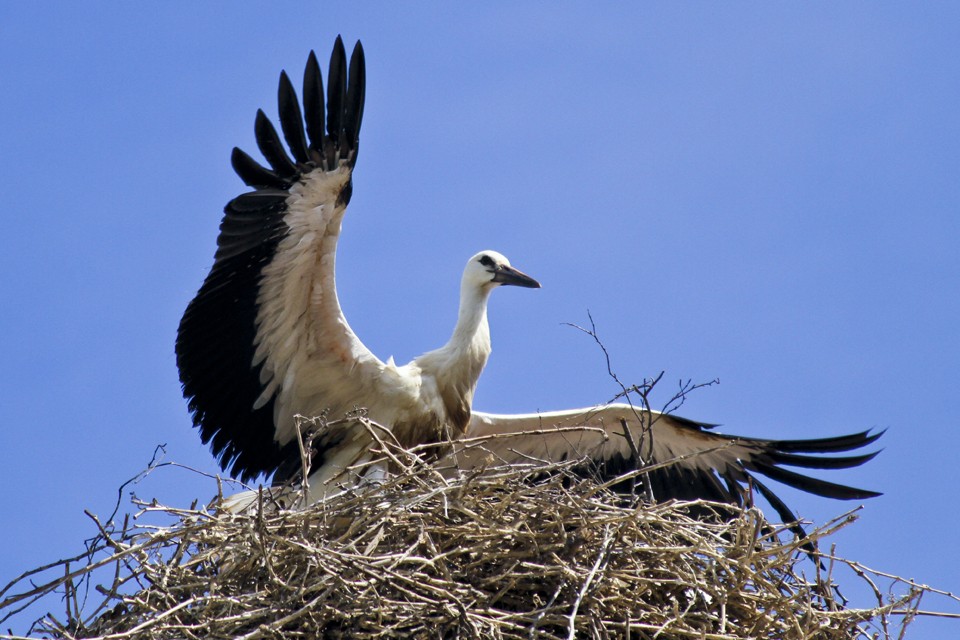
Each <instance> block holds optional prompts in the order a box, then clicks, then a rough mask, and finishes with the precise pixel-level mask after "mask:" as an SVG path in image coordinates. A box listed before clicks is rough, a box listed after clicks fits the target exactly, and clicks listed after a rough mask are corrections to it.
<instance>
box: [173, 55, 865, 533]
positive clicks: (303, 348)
mask: <svg viewBox="0 0 960 640" xmlns="http://www.w3.org/2000/svg"><path fill="white" fill-rule="evenodd" d="M303 86H304V89H303V93H304V100H303V112H301V109H300V106H299V103H298V100H297V96H296V93H295V91H294V89H293V87H292V84H291V83H290V80H289V78H288V77H287V75H286V74H285V73H282V74H281V76H280V88H279V95H278V97H279V115H280V123H281V128H282V132H283V137H284V139H285V141H286V144H287V147H288V148H289V151H290V155H288V154H287V151H286V150H285V148H284V145H283V143H282V142H281V140H280V136H279V135H278V133H277V131H276V130H275V129H274V127H273V125H271V124H270V121H269V120H268V119H267V117H266V116H265V115H264V114H263V112H262V111H261V112H258V114H257V120H256V135H257V143H258V146H259V148H260V151H261V152H262V154H263V156H264V157H265V158H266V160H267V162H268V163H269V165H270V168H266V167H263V166H261V165H260V164H259V163H257V162H256V161H255V160H253V159H252V158H251V157H250V156H248V155H247V154H246V153H244V152H242V151H240V150H239V149H234V152H233V157H232V161H233V166H234V168H235V170H236V171H237V173H238V175H239V176H240V177H241V178H242V179H243V180H244V181H245V182H246V183H247V184H248V185H249V186H250V187H252V188H253V191H250V192H248V193H244V194H242V195H240V196H238V197H237V198H235V199H234V200H232V201H231V202H230V203H228V204H227V206H226V208H225V211H224V217H223V222H222V224H221V229H220V236H219V238H218V242H217V251H216V254H215V256H214V265H213V267H212V269H211V271H210V273H209V275H208V276H207V278H206V280H205V281H204V283H203V285H202V286H201V288H200V291H199V292H198V293H197V295H196V297H195V298H194V299H193V301H192V302H191V303H190V304H189V306H188V307H187V310H186V312H185V313H184V316H183V319H182V321H181V323H180V327H179V331H178V335H177V364H178V367H179V369H180V379H181V382H182V383H183V389H184V395H185V397H186V398H187V399H188V402H189V407H190V409H191V411H192V413H193V419H194V424H195V425H196V426H197V427H199V429H200V434H201V437H202V439H203V441H204V442H208V443H210V446H211V449H212V450H213V453H214V454H215V455H216V456H217V457H218V459H219V462H220V465H221V466H222V468H223V469H224V470H228V471H229V472H230V473H231V474H233V475H234V476H237V477H239V478H241V479H243V480H250V479H254V478H256V477H258V476H261V475H266V476H270V475H272V476H273V477H274V480H275V481H276V482H278V483H282V482H284V481H287V480H289V479H290V478H292V477H295V476H296V475H297V473H298V472H299V471H300V469H301V454H300V449H299V444H298V440H297V433H296V428H295V424H296V423H295V416H297V415H303V416H307V417H310V416H325V417H326V419H327V420H328V423H330V424H335V425H336V427H335V428H330V429H328V430H326V431H325V432H323V433H321V434H319V436H318V437H317V439H316V440H315V441H314V442H313V444H314V447H315V448H316V452H315V454H314V455H313V458H312V460H311V476H310V478H309V482H310V486H311V494H310V495H311V498H313V499H320V498H322V497H323V496H324V495H325V494H326V493H327V491H328V489H329V487H330V486H333V485H335V484H336V483H337V482H343V481H344V474H345V473H346V472H347V470H349V469H354V468H357V467H358V465H360V466H362V465H363V463H365V462H369V461H370V460H371V458H372V456H373V453H372V451H371V450H372V449H373V448H374V446H373V445H374V442H375V441H374V439H373V436H372V435H371V433H370V431H369V429H366V428H363V426H362V425H361V424H359V422H358V421H357V420H351V419H350V418H349V417H350V416H351V415H355V412H356V411H357V410H360V409H362V410H363V411H364V412H365V414H366V417H367V418H369V420H370V421H372V422H374V423H376V424H378V425H381V426H382V427H383V428H385V429H387V430H389V432H390V434H389V435H390V438H391V439H393V440H394V441H395V442H397V443H398V444H400V445H402V446H406V447H411V446H414V445H424V444H427V445H429V444H434V443H445V444H450V445H451V446H450V447H449V450H448V453H447V454H445V457H444V458H443V459H442V460H440V461H439V463H438V464H439V465H440V468H442V469H443V470H444V471H446V472H457V471H458V470H462V469H464V468H467V469H471V468H477V467H482V466H484V465H486V464H489V462H490V460H495V461H500V462H504V463H509V464H517V463H536V462H538V461H543V462H556V461H560V460H566V459H578V460H580V459H582V460H583V461H584V462H585V463H586V464H588V466H590V467H591V468H592V469H594V470H599V471H600V472H602V473H605V474H607V475H610V474H614V473H616V472H619V471H622V470H624V469H627V468H632V467H635V466H637V465H638V464H641V463H642V464H645V465H653V468H652V470H651V471H650V472H649V473H648V474H647V475H646V476H645V481H647V482H649V483H650V485H651V487H652V489H653V493H654V495H655V497H657V498H658V499H666V498H687V499H693V498H708V499H715V500H722V501H726V502H733V503H737V504H742V503H743V502H744V499H745V496H746V495H747V494H746V493H745V492H744V491H743V489H742V485H743V484H744V483H753V484H754V486H756V487H757V488H758V489H759V491H760V492H761V493H762V494H763V495H764V496H765V497H766V498H767V500H768V501H769V502H770V503H771V504H772V505H773V506H774V507H775V508H776V510H777V511H778V513H779V514H780V515H781V516H782V517H783V518H784V520H785V521H787V520H795V519H796V518H795V516H794V515H793V513H792V512H791V511H790V510H789V509H788V508H787V507H786V505H785V504H784V503H783V502H782V501H781V500H780V499H779V498H778V497H777V496H776V495H775V494H774V493H773V492H772V491H771V490H770V489H769V488H767V487H766V485H763V484H762V483H760V482H759V481H758V480H757V479H756V477H755V475H756V474H761V475H765V476H767V477H769V478H772V479H774V480H777V481H779V482H783V483H785V484H788V485H790V486H793V487H797V488H799V489H802V490H805V491H809V492H812V493H816V494H818V495H823V496H827V497H832V498H839V499H854V498H865V497H870V496H873V495H877V494H876V493H874V492H871V491H865V490H860V489H854V488H851V487H846V486H843V485H838V484H834V483H829V482H825V481H822V480H818V479H815V478H811V477H809V476H805V475H802V474H799V473H797V472H794V471H790V470H787V469H784V468H783V465H787V466H795V467H804V468H818V469H830V468H844V467H852V466H856V465H859V464H862V463H863V462H865V461H867V460H869V459H870V458H872V457H873V455H875V454H865V455H856V456H846V457H836V456H820V455H817V454H828V453H834V452H839V451H848V450H853V449H857V448H860V447H863V446H865V445H868V444H870V443H872V442H873V441H874V440H876V438H877V437H879V435H870V434H869V433H867V432H862V433H857V434H853V435H848V436H840V437H836V438H823V439H816V440H789V441H774V440H760V439H752V438H742V437H738V436H727V435H721V434H717V433H712V432H711V431H710V429H711V428H712V425H709V424H707V423H701V422H694V421H691V420H686V419H684V418H679V417H677V416H673V415H666V414H660V413H657V412H655V411H642V412H641V411H637V410H635V409H634V408H633V407H630V406H629V405H609V406H604V407H593V408H588V409H577V410H571V411H560V412H551V413H538V414H526V415H514V416H497V415H492V414H484V413H479V412H475V411H473V408H472V404H473V395H474V390H475V389H476V385H477V381H478V379H479V377H480V374H481V372H482V371H483V368H484V366H485V364H486V362H487V358H488V356H489V354H490V331H489V326H488V324H487V301H488V299H489V296H490V294H491V292H492V291H493V290H494V289H495V288H497V287H498V286H500V285H517V286H522V287H539V286H540V285H539V283H537V282H536V281H535V280H533V279H532V278H530V277H529V276H527V275H525V274H523V273H522V272H520V271H517V270H516V269H514V268H513V267H512V266H511V265H510V262H509V261H508V260H507V259H506V258H505V257H504V256H502V255H501V254H499V253H497V252H495V251H482V252H480V253H478V254H476V255H474V256H473V257H471V258H470V259H469V260H468V261H467V265H466V268H465V269H464V272H463V276H462V278H461V283H460V307H459V314H458V318H457V324H456V327H455V328H454V330H453V333H452V335H451V337H450V339H449V341H448V342H447V343H446V344H445V345H444V346H443V347H441V348H439V349H436V350H434V351H429V352H427V353H425V354H423V355H421V356H419V357H417V358H415V359H414V360H413V361H412V362H410V363H408V364H406V365H403V366H397V365H395V364H394V363H393V361H392V359H390V360H388V361H386V362H384V361H381V360H380V359H379V358H377V357H376V356H375V355H374V354H373V353H371V352H370V350H369V349H367V348H366V346H364V344H363V343H362V342H361V341H360V339H359V338H358V337H357V336H356V334H355V333H354V332H353V330H352V329H351V328H350V325H349V324H348V323H347V320H346V318H345V317H344V315H343V312H342V311H341V309H340V305H339V302H338V299H337V288H336V278H335V274H336V248H337V240H338V238H339V235H340V229H341V222H342V220H343V216H344V213H345V211H346V208H347V205H348V203H349V201H350V195H351V194H352V190H353V181H352V174H353V169H354V165H355V162H356V158H357V152H358V148H359V132H360V125H361V121H362V116H363V102H364V87H365V72H364V60H363V50H362V48H361V47H360V44H359V43H357V46H356V47H355V48H354V51H353V54H352V56H351V59H350V65H349V74H348V71H347V64H346V55H345V51H344V48H343V44H342V41H341V40H340V39H339V38H338V39H337V42H336V45H335V47H334V50H333V54H332V56H331V61H330V71H329V75H328V85H327V92H326V101H325V100H324V90H323V82H322V78H321V74H320V69H319V65H318V63H317V60H316V56H315V55H314V54H313V53H311V54H310V57H309V59H308V62H307V68H306V71H305V73H304V84H303ZM325 103H326V104H325ZM325 107H326V108H325ZM304 125H305V126H304ZM291 156H292V157H291ZM625 431H626V432H629V433H626V432H625ZM630 433H632V434H633V436H631V435H630ZM633 437H639V442H640V444H641V445H642V446H641V447H640V448H637V446H636V442H634V441H633ZM811 454H812V455H811ZM638 457H639V458H640V459H639V460H638ZM670 461H673V462H674V464H666V463H668V462H670ZM331 483H333V484H331Z"/></svg>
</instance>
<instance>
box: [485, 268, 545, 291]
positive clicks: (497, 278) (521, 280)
mask: <svg viewBox="0 0 960 640" xmlns="http://www.w3.org/2000/svg"><path fill="white" fill-rule="evenodd" d="M493 282H496V283H497V284H512V285H514V286H517V287H527V288H528V289H539V288H540V283H539V282H537V281H536V280H534V279H533V278H531V277H530V276H528V275H527V274H525V273H524V272H523V271H519V270H517V269H514V268H513V267H508V266H506V265H504V266H501V267H500V268H499V269H497V272H496V273H495V274H493Z"/></svg>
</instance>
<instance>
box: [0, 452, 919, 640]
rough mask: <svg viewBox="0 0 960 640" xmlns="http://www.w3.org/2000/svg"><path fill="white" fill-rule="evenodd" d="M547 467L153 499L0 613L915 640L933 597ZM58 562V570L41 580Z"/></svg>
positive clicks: (173, 634) (290, 630)
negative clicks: (192, 501)
mask: <svg viewBox="0 0 960 640" xmlns="http://www.w3.org/2000/svg"><path fill="white" fill-rule="evenodd" d="M542 471H543V470H542V469H541V470H540V472H539V473H536V474H535V473H534V471H532V470H531V469H521V468H515V467H514V468H502V469H500V468H498V469H488V470H486V472H485V473H484V474H483V475H475V476H464V477H460V478H457V479H453V480H450V479H443V478H441V477H439V476H438V475H437V474H436V473H435V472H434V471H432V470H431V469H430V468H429V467H428V466H426V465H412V466H410V467H409V468H408V469H407V470H406V471H404V472H402V473H399V474H397V475H395V476H392V477H391V478H390V479H389V480H388V481H386V482H385V483H384V484H382V485H378V486H376V487H367V488H365V489H358V490H356V491H353V492H347V493H344V494H342V495H340V496H338V497H336V498H333V499H331V500H328V501H326V502H325V503H322V504H317V505H313V506H311V507H310V508H307V509H303V510H296V511H291V510H283V509H278V508H275V507H271V505H269V504H263V502H261V504H260V508H258V509H257V510H256V512H255V513H252V514H226V513H222V512H219V511H218V510H217V508H216V504H217V503H216V502H214V503H213V504H212V505H211V506H210V507H207V508H190V509H176V508H171V507H165V506H160V505H158V504H155V503H151V504H147V503H139V504H138V508H139V511H138V512H137V513H136V514H134V515H133V516H130V517H128V518H127V520H126V521H125V522H123V523H122V524H118V525H112V524H108V525H102V524H101V523H100V522H99V520H97V519H96V518H95V517H93V516H91V517H93V518H94V521H95V522H96V523H97V527H98V529H99V534H98V536H97V537H96V538H95V539H94V540H92V541H90V542H89V543H88V552H87V553H86V554H83V555H82V556H78V557H77V558H73V559H71V560H64V561H60V562H59V563H55V564H52V565H48V566H46V567H42V568H40V569H37V570H35V571H32V572H28V573H26V574H24V576H21V577H20V578H19V579H18V580H16V581H14V582H13V583H11V584H10V585H8V586H7V587H6V588H5V589H4V590H3V591H0V618H2V617H3V614H4V613H5V609H6V611H10V610H11V609H14V608H16V607H22V606H23V603H28V604H34V605H35V603H36V601H37V600H39V601H40V604H41V605H42V604H44V603H45V602H47V601H49V600H51V599H55V600H56V601H57V603H58V604H60V602H65V603H66V614H65V616H59V617H58V616H53V615H50V614H48V616H47V617H45V618H44V619H42V620H40V621H38V622H37V623H35V624H34V627H33V628H32V629H31V630H30V632H28V633H39V634H41V635H44V636H46V637H50V636H53V637H62V638H89V637H103V638H246V639H252V638H296V637H306V638H318V637H331V638H337V637H349V638H379V637H389V638H394V637H416V638H421V637H423V638H461V637H462V638H574V637H575V638H621V637H631V638H701V639H714V640H720V639H726V638H745V637H749V638H771V639H772V638H776V639H778V640H789V639H794V638H796V639H800V638H804V639H806V638H818V639H821V638H822V639H833V638H858V637H864V638H867V637H896V634H895V633H894V631H893V630H891V629H890V628H889V627H890V625H888V622H889V620H888V616H889V615H890V614H891V612H892V611H893V610H894V609H900V610H903V609H904V608H909V607H911V606H914V607H915V606H916V603H917V601H918V599H919V594H918V592H917V591H916V590H911V592H910V593H908V594H907V595H905V596H900V597H898V598H893V597H892V596H890V595H889V594H882V593H881V592H880V590H878V589H876V588H875V587H873V591H874V592H875V594H876V596H877V603H876V607H875V608H872V609H849V608H845V607H843V606H841V605H840V604H839V603H838V601H837V600H838V598H837V597H836V596H835V595H834V593H835V592H834V589H833V587H832V586H831V585H830V574H831V571H832V569H833V567H834V566H836V564H837V562H843V561H838V560H837V559H836V558H826V559H824V563H825V568H826V570H824V571H822V570H821V568H820V567H819V566H818V564H817V563H814V562H811V561H810V560H809V559H806V557H805V556H804V554H803V553H801V552H799V551H798V549H799V548H800V542H799V541H797V540H796V539H795V538H794V537H793V536H792V535H790V534H789V532H788V531H786V530H785V529H784V528H783V527H779V526H777V527H773V526H771V525H769V524H767V523H766V522H765V521H764V519H763V517H762V515H761V514H760V512H759V511H757V510H755V509H747V510H742V511H741V510H731V509H730V508H729V507H726V506H722V505H711V504H707V503H672V502H671V503H665V504H648V503H645V502H643V501H641V500H638V499H629V498H624V496H622V495H617V494H614V493H612V492H610V491H609V490H608V489H607V488H606V486H605V485H601V484H599V483H596V482H593V481H590V480H583V479H580V478H574V477H573V476H572V475H570V474H568V473H566V471H565V468H564V467H563V466H562V465H558V466H557V468H555V469H553V472H554V473H553V474H552V475H544V474H543V473H542ZM691 508H693V509H695V510H697V511H698V515H700V518H694V517H691V515H690V513H691ZM705 511H709V512H715V513H716V514H718V517H714V518H710V517H708V518H703V512H705ZM719 516H723V517H719ZM171 519H172V524H170V522H171ZM152 520H162V521H163V522H164V524H160V525H158V524H149V521H152ZM851 520H852V517H850V516H847V517H845V518H842V519H840V520H838V521H836V522H834V523H831V525H829V526H828V527H825V528H821V529H818V530H816V531H814V532H812V533H811V539H812V540H814V541H818V540H821V539H822V538H824V537H825V536H826V535H828V534H829V533H831V531H833V530H835V529H836V528H839V527H841V526H845V524H847V523H848V522H849V521H851ZM851 564H852V563H851ZM51 570H53V571H56V572H58V573H59V576H58V577H56V578H54V579H52V580H50V581H49V582H46V583H44V584H41V585H39V586H38V585H37V582H38V576H40V575H44V574H43V573H42V571H47V572H48V573H49V572H50V571H51ZM804 570H806V571H807V572H810V573H812V574H814V578H813V579H808V578H805V577H804V575H803V573H804ZM858 573H859V574H860V575H861V578H862V579H863V580H866V581H867V582H869V583H870V585H871V586H873V584H874V583H873V582H871V581H870V578H869V577H867V576H866V575H864V574H863V573H862V572H860V571H858ZM25 584H26V585H27V586H28V588H27V589H26V590H25V591H23V592H22V593H18V594H15V595H11V594H12V593H13V591H15V590H16V589H17V588H18V587H19V588H21V589H23V588H24V585H25ZM60 606H62V604H60ZM8 615H9V614H8ZM901 623H902V620H901ZM10 637H12V636H10Z"/></svg>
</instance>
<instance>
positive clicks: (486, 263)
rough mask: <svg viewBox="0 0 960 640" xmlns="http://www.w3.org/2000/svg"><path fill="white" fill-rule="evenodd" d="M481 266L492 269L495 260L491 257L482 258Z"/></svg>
mask: <svg viewBox="0 0 960 640" xmlns="http://www.w3.org/2000/svg"><path fill="white" fill-rule="evenodd" d="M480 264H482V265H483V266H485V267H492V266H494V264H493V258H491V257H490V256H487V255H484V256H480Z"/></svg>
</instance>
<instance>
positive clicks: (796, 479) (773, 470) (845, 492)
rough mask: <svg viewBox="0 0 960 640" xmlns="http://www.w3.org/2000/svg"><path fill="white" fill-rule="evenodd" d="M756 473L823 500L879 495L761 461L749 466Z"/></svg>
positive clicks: (859, 498) (854, 498)
mask: <svg viewBox="0 0 960 640" xmlns="http://www.w3.org/2000/svg"><path fill="white" fill-rule="evenodd" d="M751 468H753V469H754V470H755V471H757V472H758V473H762V474H763V475H765V476H767V477H768V478H770V479H771V480H776V481H777V482H781V483H783V484H785V485H787V486H790V487H793V488H795V489H800V490H801V491H806V492H807V493H812V494H814V495H818V496H823V497H824V498H833V499H835V500H861V499H865V498H875V497H877V496H879V495H881V494H879V493H877V492H876V491H868V490H866V489H857V488H856V487H848V486H846V485H842V484H836V483H834V482H827V481H826V480H820V479H819V478H811V477H810V476H805V475H803V474H802V473H796V472H795V471H790V470H788V469H783V468H781V467H778V466H776V465H774V464H769V463H766V462H762V461H759V460H758V461H754V463H753V464H752V465H751Z"/></svg>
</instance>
